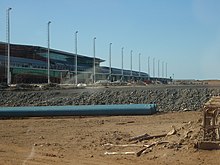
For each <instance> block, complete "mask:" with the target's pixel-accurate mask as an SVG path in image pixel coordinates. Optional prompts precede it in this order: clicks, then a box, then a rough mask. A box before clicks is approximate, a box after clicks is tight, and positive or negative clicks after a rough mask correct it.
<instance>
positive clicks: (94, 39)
mask: <svg viewBox="0 0 220 165" xmlns="http://www.w3.org/2000/svg"><path fill="white" fill-rule="evenodd" d="M95 40H96V37H94V38H93V83H94V84H95V81H96V80H95Z"/></svg>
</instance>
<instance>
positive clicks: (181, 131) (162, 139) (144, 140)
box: [102, 120, 202, 157]
mask: <svg viewBox="0 0 220 165" xmlns="http://www.w3.org/2000/svg"><path fill="white" fill-rule="evenodd" d="M201 122H202V120H198V121H197V122H189V123H186V124H184V125H183V126H182V127H180V128H175V127H174V126H172V129H171V131H169V132H168V133H165V134H157V135H149V134H148V133H145V134H142V135H138V136H134V137H130V138H129V139H128V140H127V142H126V143H125V141H123V144H121V143H118V141H117V143H115V141H114V140H112V141H109V142H108V143H106V144H103V145H102V146H103V149H104V150H105V151H104V155H136V156H137V157H139V156H142V155H145V154H147V153H149V152H153V151H154V150H157V149H158V148H159V149H164V150H165V149H171V150H175V151H181V150H185V149H186V150H189V149H193V150H196V145H195V144H197V142H198V139H201V138H202V134H201V132H200V127H201Z"/></svg>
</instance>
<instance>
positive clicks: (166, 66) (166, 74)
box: [166, 62, 167, 78]
mask: <svg viewBox="0 0 220 165" xmlns="http://www.w3.org/2000/svg"><path fill="white" fill-rule="evenodd" d="M166 78H167V62H166Z"/></svg>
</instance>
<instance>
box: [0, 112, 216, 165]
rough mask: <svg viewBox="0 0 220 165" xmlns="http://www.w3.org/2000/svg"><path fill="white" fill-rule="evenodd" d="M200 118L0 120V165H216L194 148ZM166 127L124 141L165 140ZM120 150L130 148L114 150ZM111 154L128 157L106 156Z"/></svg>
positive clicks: (207, 153)
mask: <svg viewBox="0 0 220 165" xmlns="http://www.w3.org/2000/svg"><path fill="white" fill-rule="evenodd" d="M201 115H202V113H201V112H199V111H198V112H175V113H163V114H162V113H161V114H156V115H149V116H111V117H59V118H58V117H56V118H23V119H7V120H6V119H4V120H0V128H1V131H0V164H2V165H9V164H10V165H16V164H19V165H20V164H22V165H25V164H27V165H46V164H55V165H58V164H59V165H60V164H71V165H73V164H74V165H86V164H88V165H108V164H109V165H110V164H111V165H119V164H120V165H121V164H124V165H127V164H153V165H154V164H155V165H156V164H169V165H173V164H196V165H198V164H218V162H219V161H220V157H219V154H220V151H218V150H215V151H205V150H197V149H196V148H194V143H195V142H196V141H197V140H198V139H199V138H200V134H199V130H200V125H201V122H202V120H201V118H202V116H201ZM172 126H175V133H174V134H172V135H169V136H165V137H160V138H154V139H149V140H143V141H138V140H136V141H129V139H130V138H131V137H134V136H137V135H141V134H145V133H147V134H149V135H160V134H166V133H168V132H169V131H170V130H172V129H173V128H172ZM154 142H157V144H156V145H152V146H151V147H149V148H147V149H146V150H145V151H144V152H143V153H142V154H141V155H140V156H137V152H138V151H140V150H142V149H144V148H145V147H146V146H145V147H144V146H143V145H144V144H152V143H154ZM110 144H112V145H110ZM124 144H128V145H130V146H127V147H123V146H117V145H124ZM114 145H116V146H114ZM131 145H136V146H131ZM112 152H119V153H120V154H123V152H132V153H130V154H131V155H108V154H111V153H112Z"/></svg>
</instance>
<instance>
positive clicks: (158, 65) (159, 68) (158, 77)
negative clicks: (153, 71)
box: [158, 60, 160, 78]
mask: <svg viewBox="0 0 220 165" xmlns="http://www.w3.org/2000/svg"><path fill="white" fill-rule="evenodd" d="M158 78H160V60H158Z"/></svg>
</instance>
